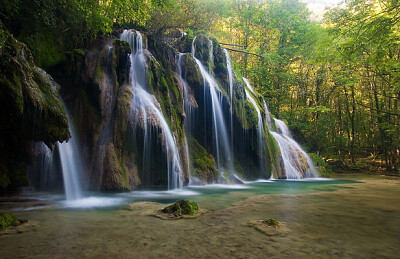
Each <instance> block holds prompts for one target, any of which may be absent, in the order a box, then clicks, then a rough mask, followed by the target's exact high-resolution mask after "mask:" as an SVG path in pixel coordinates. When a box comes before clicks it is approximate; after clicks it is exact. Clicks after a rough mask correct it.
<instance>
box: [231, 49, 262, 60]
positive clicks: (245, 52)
mask: <svg viewBox="0 0 400 259" xmlns="http://www.w3.org/2000/svg"><path fill="white" fill-rule="evenodd" d="M225 49H226V50H229V51H234V52H240V53H244V54H250V55H254V56H257V57H259V58H264V57H263V56H261V55H258V54H256V53H251V52H247V51H244V50H239V49H231V48H225Z"/></svg>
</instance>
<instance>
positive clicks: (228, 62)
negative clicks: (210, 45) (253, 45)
mask: <svg viewBox="0 0 400 259" xmlns="http://www.w3.org/2000/svg"><path fill="white" fill-rule="evenodd" d="M224 53H225V58H226V67H227V70H228V82H229V105H230V108H229V121H230V127H231V128H230V132H231V150H232V151H233V69H232V62H231V58H230V57H229V53H228V50H227V49H224ZM232 155H233V154H232Z"/></svg>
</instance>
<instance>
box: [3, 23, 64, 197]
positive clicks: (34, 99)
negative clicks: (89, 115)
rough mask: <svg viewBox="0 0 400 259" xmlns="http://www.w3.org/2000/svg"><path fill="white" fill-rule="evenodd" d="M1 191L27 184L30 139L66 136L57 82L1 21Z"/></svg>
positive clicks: (50, 139) (48, 142)
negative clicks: (36, 62) (35, 62)
mask: <svg viewBox="0 0 400 259" xmlns="http://www.w3.org/2000/svg"><path fill="white" fill-rule="evenodd" d="M0 60H1V62H0V105H1V110H2V112H1V113H0V154H1V155H0V192H2V191H12V190H15V189H16V188H17V187H20V186H23V185H27V184H28V183H29V181H28V178H27V171H26V166H27V164H29V163H30V160H31V158H32V152H31V151H32V149H31V147H32V143H33V142H40V141H41V142H44V143H46V145H47V146H49V147H52V146H53V144H54V143H55V142H56V141H64V140H68V139H69V137H70V135H69V131H68V121H67V117H66V114H65V111H64V107H63V104H62V102H61V99H60V97H59V95H58V88H59V86H58V85H57V84H56V83H55V82H54V80H53V79H52V78H51V77H50V76H49V75H48V74H47V73H46V72H45V71H43V70H42V69H40V68H38V67H36V66H35V64H34V62H33V59H32V56H31V53H30V51H29V49H28V48H27V47H26V46H25V45H24V44H23V43H20V42H18V41H17V40H16V39H15V38H14V37H13V36H12V35H11V34H10V33H9V32H8V31H7V30H5V28H4V27H3V24H2V23H1V22H0Z"/></svg>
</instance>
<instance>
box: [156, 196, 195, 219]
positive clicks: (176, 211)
mask: <svg viewBox="0 0 400 259" xmlns="http://www.w3.org/2000/svg"><path fill="white" fill-rule="evenodd" d="M198 211H199V205H197V203H195V202H193V201H188V200H180V201H177V202H175V203H174V204H172V205H170V206H167V207H165V208H164V209H163V210H162V212H164V213H169V214H173V215H175V216H182V215H194V214H196V213H197V212H198Z"/></svg>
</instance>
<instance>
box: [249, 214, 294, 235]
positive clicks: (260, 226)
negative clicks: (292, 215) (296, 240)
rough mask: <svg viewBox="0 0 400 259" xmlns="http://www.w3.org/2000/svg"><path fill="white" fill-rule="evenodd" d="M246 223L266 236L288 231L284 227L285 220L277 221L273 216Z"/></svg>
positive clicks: (284, 233) (282, 233)
mask: <svg viewBox="0 0 400 259" xmlns="http://www.w3.org/2000/svg"><path fill="white" fill-rule="evenodd" d="M247 225H248V226H250V227H253V228H255V229H257V230H258V231H260V232H262V233H264V234H266V235H268V236H275V235H286V234H288V233H289V229H288V228H287V227H286V223H285V222H279V221H277V220H276V219H273V218H269V219H267V220H256V221H250V222H249V223H248V224H247Z"/></svg>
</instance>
